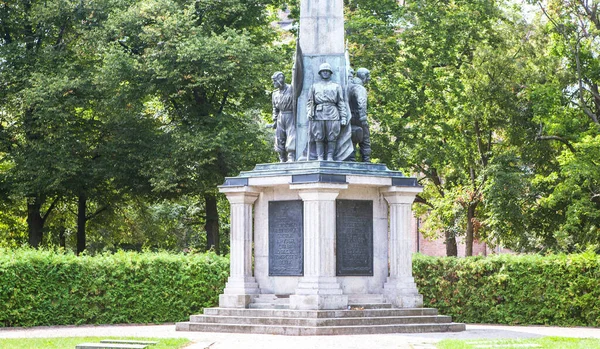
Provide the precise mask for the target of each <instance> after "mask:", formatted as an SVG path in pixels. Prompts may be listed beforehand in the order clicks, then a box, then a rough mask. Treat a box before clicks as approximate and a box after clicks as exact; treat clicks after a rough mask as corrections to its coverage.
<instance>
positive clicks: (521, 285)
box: [413, 253, 600, 327]
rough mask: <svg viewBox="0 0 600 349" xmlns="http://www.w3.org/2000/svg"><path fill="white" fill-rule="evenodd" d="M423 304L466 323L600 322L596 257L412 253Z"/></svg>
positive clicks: (598, 261)
mask: <svg viewBox="0 0 600 349" xmlns="http://www.w3.org/2000/svg"><path fill="white" fill-rule="evenodd" d="M413 273H414V275H415V281H416V283H417V286H418V287H419V291H420V293H421V294H423V300H424V303H425V306H427V307H434V308H438V309H439V311H440V313H442V314H447V315H452V316H453V318H454V320H455V321H459V322H467V323H497V324H522V325H525V324H528V325H529V324H543V325H555V326H595V327H598V326H600V257H599V256H598V255H596V254H593V253H584V254H575V255H550V256H538V255H524V256H513V255H500V256H493V257H487V258H485V257H469V258H436V257H426V256H422V255H417V256H415V258H414V263H413Z"/></svg>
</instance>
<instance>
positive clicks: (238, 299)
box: [219, 186, 260, 308]
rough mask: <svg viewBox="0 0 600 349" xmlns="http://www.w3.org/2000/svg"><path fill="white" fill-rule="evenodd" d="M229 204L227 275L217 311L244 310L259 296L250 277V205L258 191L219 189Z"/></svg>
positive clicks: (237, 188) (258, 291) (243, 188)
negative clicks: (229, 226) (222, 309)
mask: <svg viewBox="0 0 600 349" xmlns="http://www.w3.org/2000/svg"><path fill="white" fill-rule="evenodd" d="M220 191H221V192H222V193H225V195H226V196H227V200H229V203H230V204H231V232H230V234H231V242H230V254H229V256H230V257H229V259H230V262H229V263H230V266H229V268H230V276H229V279H228V281H227V284H226V286H225V290H224V291H223V294H222V295H219V307H221V308H246V307H247V306H248V304H250V302H251V301H252V299H253V298H254V297H256V295H258V294H259V293H260V290H259V288H258V284H257V283H256V280H255V279H254V277H253V276H252V226H253V225H252V223H253V222H252V204H253V203H254V201H256V199H257V198H258V195H259V192H257V191H255V190H253V189H252V188H250V187H246V186H244V187H221V188H220Z"/></svg>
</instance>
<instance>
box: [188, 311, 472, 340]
mask: <svg viewBox="0 0 600 349" xmlns="http://www.w3.org/2000/svg"><path fill="white" fill-rule="evenodd" d="M369 308H370V307H369V306H368V305H366V308H365V307H364V306H361V307H358V306H350V310H290V309H252V308H251V309H232V308H207V309H205V310H204V314H202V315H192V316H190V321H188V322H180V323H177V325H176V329H177V331H198V332H228V333H254V334H275V335H286V336H303V335H307V336H314V335H349V334H385V333H424V332H459V331H464V330H465V324H462V323H454V322H452V318H451V317H450V316H443V315H438V312H437V309H432V308H403V309H397V308H391V307H390V305H389V304H388V305H387V306H386V307H383V308H371V309H369Z"/></svg>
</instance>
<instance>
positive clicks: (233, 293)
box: [219, 277, 260, 308]
mask: <svg viewBox="0 0 600 349" xmlns="http://www.w3.org/2000/svg"><path fill="white" fill-rule="evenodd" d="M258 294H260V289H259V288H258V284H257V283H256V280H255V279H254V277H229V281H227V284H226V285H225V290H223V294H221V295H219V307H221V308H247V307H248V304H250V303H251V302H252V300H253V299H254V298H255V297H257V296H258Z"/></svg>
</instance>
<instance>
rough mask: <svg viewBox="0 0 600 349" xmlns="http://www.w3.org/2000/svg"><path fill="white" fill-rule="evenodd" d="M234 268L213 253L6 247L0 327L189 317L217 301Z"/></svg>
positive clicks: (1, 257)
mask: <svg viewBox="0 0 600 349" xmlns="http://www.w3.org/2000/svg"><path fill="white" fill-rule="evenodd" d="M228 272H229V261H228V259H227V258H223V257H219V256H217V255H215V254H213V253H207V254H198V255H181V254H178V255H176V254H167V253H132V252H119V253H116V254H103V255H98V256H94V257H90V256H80V257H76V256H74V255H73V254H62V253H57V252H52V251H36V250H28V249H19V250H7V249H0V326H39V325H67V324H111V323H161V322H175V321H182V320H185V319H186V318H187V317H188V316H189V315H190V314H194V313H197V312H199V311H201V310H202V308H204V307H210V306H214V305H215V304H217V301H218V295H219V294H220V293H222V291H223V287H224V285H225V281H226V279H227V276H228Z"/></svg>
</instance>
